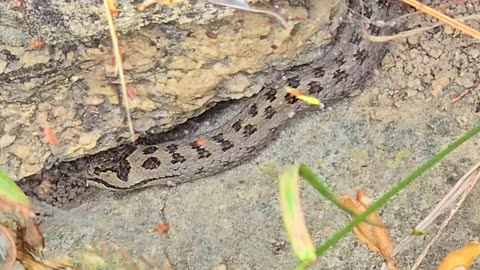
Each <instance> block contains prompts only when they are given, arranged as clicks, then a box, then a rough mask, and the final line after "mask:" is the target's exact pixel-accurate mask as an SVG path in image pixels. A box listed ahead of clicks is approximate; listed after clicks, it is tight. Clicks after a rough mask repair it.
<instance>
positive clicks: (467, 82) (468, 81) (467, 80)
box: [455, 73, 477, 88]
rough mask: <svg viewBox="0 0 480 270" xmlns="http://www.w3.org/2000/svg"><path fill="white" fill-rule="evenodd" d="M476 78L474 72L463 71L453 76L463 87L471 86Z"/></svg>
mask: <svg viewBox="0 0 480 270" xmlns="http://www.w3.org/2000/svg"><path fill="white" fill-rule="evenodd" d="M476 80H477V76H476V75H475V74H474V73H465V74H462V75H460V76H458V77H457V78H455V82H456V83H458V84H459V85H461V86H463V87H465V88H470V87H473V86H474V85H475V81H476Z"/></svg>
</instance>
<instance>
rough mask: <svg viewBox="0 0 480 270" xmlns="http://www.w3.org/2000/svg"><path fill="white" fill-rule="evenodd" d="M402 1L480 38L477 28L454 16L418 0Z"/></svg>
mask: <svg viewBox="0 0 480 270" xmlns="http://www.w3.org/2000/svg"><path fill="white" fill-rule="evenodd" d="M401 1H402V2H404V3H406V4H409V5H410V6H412V7H414V8H416V9H417V10H419V11H421V12H423V13H426V14H428V15H430V16H432V17H434V18H436V19H438V20H439V21H441V22H443V23H446V24H448V25H450V26H452V27H453V28H455V29H458V30H460V31H462V32H463V33H465V34H467V35H469V36H471V37H473V38H476V39H478V40H480V32H478V31H477V30H475V29H473V28H471V27H470V26H468V25H465V24H463V23H461V22H460V21H458V20H456V19H454V18H451V17H449V16H447V15H445V14H443V13H441V12H439V11H437V10H435V9H433V8H431V7H429V6H427V5H424V4H422V3H419V2H418V1H416V0H401Z"/></svg>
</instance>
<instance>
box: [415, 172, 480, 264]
mask: <svg viewBox="0 0 480 270" xmlns="http://www.w3.org/2000/svg"><path fill="white" fill-rule="evenodd" d="M479 178H480V170H478V168H477V171H476V173H475V174H470V177H469V178H468V180H467V181H468V182H469V185H468V187H467V189H466V190H465V191H464V193H463V194H462V197H461V198H460V200H459V201H458V202H457V204H456V205H455V207H454V208H453V209H452V210H451V211H450V214H449V215H448V217H447V218H446V219H445V220H444V221H443V222H442V224H441V225H440V228H439V229H438V231H437V233H436V234H435V236H434V237H433V239H432V241H430V243H428V245H427V246H426V247H425V248H424V249H423V251H422V253H421V254H420V256H418V258H417V260H416V261H415V264H414V265H413V266H412V268H411V269H410V270H416V269H417V268H418V267H419V266H420V264H421V263H422V261H423V259H424V258H425V257H426V256H427V254H428V252H429V251H430V248H431V247H432V246H433V244H435V242H437V240H438V238H440V235H441V233H442V232H443V231H444V230H445V228H446V227H447V225H448V223H449V222H450V220H451V219H452V218H453V216H454V215H455V214H456V213H457V211H458V209H459V208H460V206H461V205H462V204H463V202H464V201H465V199H467V196H468V195H469V194H470V192H471V191H472V189H473V188H474V187H475V184H476V183H477V182H478V179H479Z"/></svg>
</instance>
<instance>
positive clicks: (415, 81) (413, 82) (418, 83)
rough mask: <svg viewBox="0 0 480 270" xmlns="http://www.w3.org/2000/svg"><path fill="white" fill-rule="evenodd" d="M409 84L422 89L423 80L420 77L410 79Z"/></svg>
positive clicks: (411, 86) (410, 86)
mask: <svg viewBox="0 0 480 270" xmlns="http://www.w3.org/2000/svg"><path fill="white" fill-rule="evenodd" d="M407 86H408V87H409V88H412V89H420V88H421V87H422V82H421V81H420V79H418V78H415V79H413V80H408V83H407Z"/></svg>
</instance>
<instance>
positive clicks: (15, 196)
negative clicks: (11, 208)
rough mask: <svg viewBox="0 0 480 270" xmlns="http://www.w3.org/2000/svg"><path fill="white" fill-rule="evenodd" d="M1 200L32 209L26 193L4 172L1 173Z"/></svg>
mask: <svg viewBox="0 0 480 270" xmlns="http://www.w3.org/2000/svg"><path fill="white" fill-rule="evenodd" d="M0 198H2V199H4V200H5V201H7V202H9V203H12V204H15V205H21V206H24V207H30V201H29V200H28V198H27V196H25V193H23V191H22V190H21V189H20V188H19V187H18V186H17V184H15V182H14V181H13V180H12V179H10V177H8V175H7V174H6V173H4V172H2V171H0Z"/></svg>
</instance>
